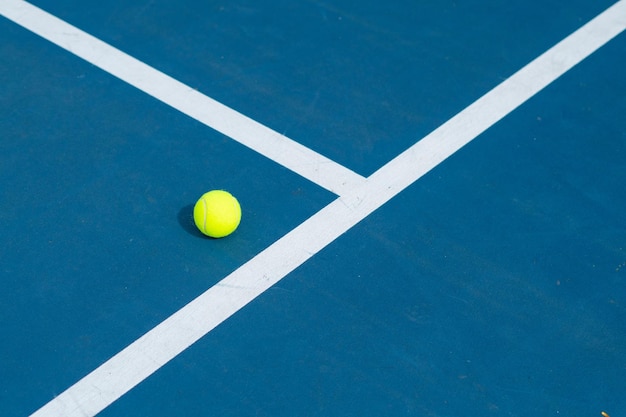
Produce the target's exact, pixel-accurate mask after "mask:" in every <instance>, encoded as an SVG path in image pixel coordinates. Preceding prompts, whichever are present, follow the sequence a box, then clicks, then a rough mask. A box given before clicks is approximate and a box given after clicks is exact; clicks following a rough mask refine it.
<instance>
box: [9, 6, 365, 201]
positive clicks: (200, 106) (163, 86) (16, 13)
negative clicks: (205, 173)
mask: <svg viewBox="0 0 626 417" xmlns="http://www.w3.org/2000/svg"><path fill="white" fill-rule="evenodd" d="M0 14H2V15H4V16H5V17H6V18H8V19H10V20H12V21H13V22H15V23H17V24H18V25H20V26H23V27H24V28H26V29H28V30H30V31H31V32H34V33H36V34H37V35H39V36H41V37H42V38H44V39H47V40H48V41H50V42H52V43H54V44H56V45H58V46H60V47H61V48H63V49H66V50H67V51H69V52H71V53H73V54H74V55H76V56H78V57H80V58H82V59H84V60H85V61H87V62H89V63H91V64H93V65H95V66H97V67H99V68H100V69H102V70H104V71H106V72H108V73H110V74H112V75H114V76H115V77H117V78H119V79H121V80H123V81H125V82H126V83H128V84H130V85H132V86H134V87H136V88H138V89H139V90H141V91H143V92H145V93H147V94H149V95H151V96H152V97H154V98H156V99H158V100H160V101H162V102H163V103H165V104H167V105H169V106H171V107H173V108H175V109H176V110H178V111H180V112H182V113H184V114H186V115H188V116H190V117H192V118H193V119H196V120H198V121H199V122H201V123H204V124H205V125H207V126H209V127H211V128H213V129H215V130H217V131H218V132H220V133H222V134H224V135H226V136H228V137H230V138H231V139H234V140H236V141H237V142H239V143H241V144H243V145H245V146H247V147H249V148H250V149H253V150H254V151H256V152H258V153H260V154H262V155H264V156H266V157H267V158H269V159H271V160H273V161H274V162H276V163H278V164H280V165H283V166H284V167H286V168H288V169H290V170H292V171H293V172H296V173H297V174H299V175H301V176H303V177H304V178H307V179H308V180H309V181H311V182H313V183H315V184H317V185H319V186H321V187H324V188H326V189H327V190H329V191H332V192H333V193H335V194H337V195H341V194H342V193H343V192H344V190H346V189H350V188H352V187H354V186H356V185H359V184H361V183H362V182H363V181H365V178H363V177H362V176H360V175H358V174H356V173H355V172H353V171H351V170H349V169H348V168H346V167H344V166H342V165H340V164H338V163H336V162H334V161H332V160H330V159H328V158H326V157H325V156H323V155H320V154H318V153H316V152H314V151H313V150H311V149H309V148H307V147H305V146H303V145H301V144H299V143H298V142H295V141H293V140H292V139H289V138H288V137H286V136H284V135H281V134H279V133H278V132H275V131H273V130H272V129H270V128H268V127H266V126H264V125H262V124H260V123H258V122H256V121H254V120H252V119H250V118H249V117H246V116H244V115H243V114H241V113H238V112H237V111H235V110H233V109H231V108H229V107H227V106H225V105H223V104H221V103H219V102H217V101H215V100H213V99H212V98H210V97H207V96H205V95H203V94H201V93H200V92H198V91H197V90H194V89H193V88H191V87H189V86H187V85H185V84H183V83H181V82H180V81H177V80H175V79H173V78H172V77H170V76H168V75H166V74H164V73H162V72H160V71H158V70H156V69H154V68H152V67H150V66H149V65H146V64H144V63H143V62H141V61H139V60H137V59H135V58H133V57H132V56H130V55H128V54H126V53H124V52H122V51H120V50H119V49H116V48H114V47H112V46H111V45H108V44H106V43H104V42H102V41H101V40H99V39H97V38H95V37H93V36H91V35H89V34H88V33H85V32H83V31H82V30H80V29H78V28H76V27H74V26H72V25H70V24H68V23H66V22H64V21H63V20H60V19H58V18H57V17H55V16H52V15H51V14H49V13H47V12H45V11H43V10H41V9H39V8H37V7H35V6H33V5H31V4H30V3H27V2H25V1H22V0H2V1H0Z"/></svg>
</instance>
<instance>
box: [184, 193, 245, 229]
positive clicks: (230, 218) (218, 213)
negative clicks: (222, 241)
mask: <svg viewBox="0 0 626 417" xmlns="http://www.w3.org/2000/svg"><path fill="white" fill-rule="evenodd" d="M193 221H194V222H195V223H196V226H198V229H199V230H200V231H201V232H202V233H204V234H205V235H207V236H210V237H215V238H219V237H224V236H228V235H229V234H231V233H232V232H234V231H235V229H236V228H237V226H239V222H240V221H241V207H240V206H239V202H238V201H237V199H236V198H235V197H233V196H232V195H231V194H230V193H229V192H227V191H223V190H213V191H209V192H208V193H205V194H204V195H203V196H202V197H200V199H199V200H198V202H197V203H196V205H195V206H194V208H193Z"/></svg>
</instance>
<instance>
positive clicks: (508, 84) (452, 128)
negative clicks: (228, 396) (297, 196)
mask: <svg viewBox="0 0 626 417" xmlns="http://www.w3.org/2000/svg"><path fill="white" fill-rule="evenodd" d="M10 1H13V0H10ZM1 12H3V10H2V8H1V7H0V13H1ZM624 29H626V0H621V1H619V2H617V3H615V4H614V5H613V6H612V7H610V8H609V9H607V10H606V11H605V12H603V13H602V14H600V15H599V16H597V17H596V18H594V19H593V20H591V21H590V22H589V23H587V24H586V25H584V26H583V27H581V28H580V29H579V30H577V31H576V32H574V33H573V34H571V35H570V36H568V37H567V38H565V39H564V40H563V41H561V42H559V43H558V44H557V45H555V46H554V47H552V48H551V49H549V50H548V51H546V52H545V53H544V54H542V55H541V56H539V57H538V58H536V59H535V60H534V61H532V62H530V63H529V64H528V65H526V66H525V67H524V68H522V69H521V70H519V71H518V72H517V73H515V74H514V75H513V76H511V77H510V78H508V79H507V80H505V81H504V82H502V83H501V84H500V85H498V86H497V87H496V88H494V89H493V90H491V91H490V92H488V93H487V94H485V95H484V96H483V97H481V98H480V99H478V100H477V101H476V102H474V103H473V104H472V105H470V106H469V107H467V108H466V109H465V110H463V111H462V112H460V113H459V114H457V115H456V116H454V117H453V118H452V119H450V120H449V121H448V122H446V123H445V124H443V125H442V126H441V127H439V128H438V129H436V130H435V131H433V132H432V133H431V134H429V135H428V136H426V137H425V138H423V139H422V140H420V141H419V142H417V143H416V144H415V145H413V146H412V147H410V148H409V149H407V150H406V151H405V152H403V153H402V154H400V155H399V156H397V157H396V158H395V159H393V160H392V161H391V162H389V163H387V164H386V165H385V166H383V167H382V168H380V169H379V170H378V171H376V172H375V173H374V174H372V176H370V177H369V178H367V179H366V180H364V181H358V182H357V183H352V184H351V186H350V187H345V188H344V189H343V190H342V193H341V196H340V197H339V198H337V199H336V200H335V201H333V202H332V203H330V204H329V205H327V206H326V207H324V208H323V209H322V210H320V211H319V212H317V213H316V214H315V215H313V216H312V217H311V218H309V219H308V220H306V221H305V222H303V223H302V224H301V225H299V226H298V227H296V228H295V229H294V230H292V231H291V232H289V233H288V234H286V235H285V236H283V237H282V238H281V239H279V240H278V241H276V242H275V243H274V244H272V245H271V246H269V247H268V248H267V249H265V250H264V251H262V252H261V253H259V254H258V255H256V256H255V257H254V258H252V259H251V260H250V261H248V262H247V263H246V264H244V265H242V266H241V267H240V268H239V269H237V270H236V271H234V272H233V273H232V274H230V275H229V276H227V277H226V278H224V279H223V280H222V281H220V282H219V283H218V284H216V285H215V286H213V287H212V288H210V289H209V290H207V291H206V292H204V293H203V294H201V295H200V296H199V297H198V298H196V299H194V300H193V301H191V302H190V303H189V304H187V305H186V306H185V307H183V308H182V309H180V310H179V311H177V312H176V313H174V314H173V315H172V316H170V317H169V318H167V319H166V320H165V321H163V322H162V323H160V324H159V325H158V326H156V327H155V328H153V329H152V330H150V331H149V332H148V333H146V334H145V335H144V336H142V337H141V338H139V339H138V340H137V341H135V342H133V343H132V344H131V345H129V346H128V347H127V348H125V349H124V350H122V351H121V352H119V353H118V354H117V355H115V356H114V357H112V358H111V359H109V360H108V361H107V362H105V363H104V364H102V365H101V366H100V367H98V368H97V369H95V370H94V371H93V372H91V373H90V374H88V375H87V376H85V377H84V378H83V379H81V380H80V381H78V382H77V383H76V384H74V385H73V386H71V387H70V388H68V389H67V390H66V391H65V392H63V393H62V394H61V395H59V396H58V397H56V398H54V399H53V400H52V401H50V402H49V403H48V404H46V405H45V406H44V407H42V408H41V409H39V410H38V411H37V412H35V413H34V414H33V416H35V417H53V416H54V417H56V416H66V417H85V416H94V415H96V414H97V413H99V412H100V411H102V410H103V409H104V408H106V407H107V406H109V405H110V404H111V403H112V402H114V401H115V400H117V399H118V398H119V397H121V396H122V395H124V394H125V393H126V392H128V391H129V390H131V389H132V388H133V387H134V386H136V385H137V384H139V383H140V382H141V381H143V380H144V379H145V378H147V377H149V376H150V375H151V374H152V373H154V372H155V371H156V370H158V369H159V368H160V367H161V366H163V365H164V364H166V363H167V362H169V361H170V360H172V359H173V358H174V357H176V356H177V355H178V354H180V353H181V352H182V351H184V350H185V349H187V348H188V347H189V346H190V345H191V344H193V343H195V342H196V341H197V340H199V339H200V338H201V337H203V336H204V335H206V334H207V333H208V332H210V331H211V330H212V329H213V328H215V327H216V326H218V325H219V324H220V323H222V322H223V321H224V320H226V319H228V318H229V317H230V316H232V315H233V314H235V313H236V312H237V311H239V310H240V309H241V308H243V307H244V306H245V305H247V304H248V303H249V302H251V301H252V300H254V299H255V298H256V297H258V296H259V295H261V294H262V293H263V292H265V291H266V290H267V289H268V288H270V287H271V286H273V285H274V284H276V283H277V282H278V281H280V280H281V279H282V278H284V277H285V276H286V275H287V274H289V273H290V272H292V271H293V270H294V269H296V268H297V267H299V266H300V265H302V264H303V263H304V262H306V261H307V260H308V259H310V258H311V257H312V256H313V255H315V254H316V253H318V252H319V251H320V250H322V249H323V248H324V247H326V246H327V245H328V244H330V243H331V242H333V241H334V240H335V239H337V238H338V237H339V236H341V235H342V234H343V233H345V232H346V231H348V230H349V229H350V228H352V227H353V226H355V225H356V224H357V223H359V222H360V221H361V220H363V219H364V218H366V217H367V216H368V215H370V214H371V213H372V212H373V211H375V210H377V209H378V208H379V207H381V206H382V205H383V204H385V203H386V202H387V201H389V200H390V199H391V198H393V197H394V196H395V195H397V194H398V193H399V192H401V191H402V190H404V189H405V188H406V187H408V186H409V185H411V184H412V183H413V182H415V181H416V180H417V179H419V178H420V177H422V176H423V175H424V174H426V173H427V172H429V171H430V170H432V169H433V168H435V167H436V166H437V165H438V164H440V163H441V162H442V161H444V160H445V159H447V158H448V157H449V156H451V155H452V154H454V153H455V152H457V151H458V150H459V149H461V148H462V147H463V146H465V145H466V144H468V143H469V142H471V141H472V140H473V139H475V138H476V137H477V136H478V135H480V134H481V133H482V132H484V131H485V130H486V129H488V128H489V127H490V126H492V125H493V124H495V123H497V122H498V121H499V120H501V119H502V118H503V117H505V116H506V115H507V114H509V113H510V112H512V111H513V110H514V109H516V108H517V107H518V106H520V105H521V104H523V103H524V102H525V101H527V100H528V99H530V98H531V97H533V96H534V95H535V94H537V93H538V92H539V91H541V90H542V89H543V88H545V87H546V86H547V85H549V84H550V83H552V82H553V81H554V80H556V79H557V78H558V77H560V76H561V75H562V74H564V73H565V72H567V71H569V70H570V69H571V68H572V67H573V66H575V65H576V64H578V63H579V62H580V61H582V60H583V59H585V58H586V57H588V56H589V55H590V54H592V53H593V52H594V51H596V50H597V49H598V48H600V47H601V46H602V45H604V44H605V43H606V42H608V41H610V40H611V39H613V38H614V37H615V36H617V35H618V34H620V33H621V32H622V31H624Z"/></svg>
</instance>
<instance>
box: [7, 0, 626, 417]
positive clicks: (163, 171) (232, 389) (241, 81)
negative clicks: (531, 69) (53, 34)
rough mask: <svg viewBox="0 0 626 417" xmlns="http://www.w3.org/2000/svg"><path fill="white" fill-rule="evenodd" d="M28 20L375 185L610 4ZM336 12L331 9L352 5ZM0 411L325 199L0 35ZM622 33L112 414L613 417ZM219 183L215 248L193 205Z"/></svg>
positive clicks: (76, 64) (21, 404)
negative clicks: (129, 58)
mask: <svg viewBox="0 0 626 417" xmlns="http://www.w3.org/2000/svg"><path fill="white" fill-rule="evenodd" d="M72 3H73V2H69V1H48V0H38V1H36V2H34V4H36V5H39V6H41V7H42V8H44V9H46V10H48V11H50V12H51V13H53V14H55V15H57V16H59V17H61V18H63V19H65V20H67V21H68V22H70V23H72V24H74V25H76V26H78V27H80V28H81V29H83V30H86V31H87V32H89V33H91V34H93V35H95V36H97V37H99V38H101V39H103V40H105V41H106V42H109V43H111V44H112V45H114V46H116V47H118V48H120V49H122V50H123V51H125V52H128V53H130V54H131V55H133V56H136V57H137V58H139V59H141V60H143V61H145V62H146V63H148V64H149V65H152V66H154V67H156V68H157V69H160V70H162V71H164V72H165V73H167V74H169V75H172V76H173V77H174V78H177V79H180V80H181V81H183V82H185V83H186V84H188V85H190V86H192V87H194V88H197V89H198V90H200V91H201V92H203V93H205V94H208V95H209V96H211V97H214V98H216V99H217V100H219V101H222V102H224V103H225V104H227V105H229V106H232V107H233V108H235V109H236V110H238V111H241V112H243V113H244V114H246V115H248V116H250V117H252V118H254V119H255V120H258V121H260V122H262V123H264V124H267V125H268V126H269V127H271V128H273V129H275V130H277V131H279V132H284V133H285V134H287V135H288V136H290V137H292V138H294V139H295V140H297V141H299V142H301V143H303V144H304V145H306V146H309V147H311V148H313V149H314V150H316V151H318V152H320V153H322V154H324V155H326V156H328V157H330V158H331V159H333V160H335V161H337V162H340V163H342V164H345V165H346V166H348V167H349V168H351V169H354V170H355V171H357V172H358V173H360V174H362V175H369V174H370V173H371V172H373V171H375V170H376V169H377V168H379V167H380V166H381V165H382V164H384V163H385V162H387V161H388V160H390V159H391V158H393V157H394V156H395V155H397V154H398V153H399V152H401V151H402V150H404V149H405V148H406V147H408V146H410V145H411V144H412V143H414V142H415V141H416V140H418V139H419V138H420V137H422V136H424V135H425V134H426V133H428V132H429V131H430V130H432V129H433V128H435V127H436V126H438V125H439V124H441V123H443V122H444V121H445V120H447V119H448V118H449V117H451V116H452V115H454V114H455V113H456V112H458V111H460V110H462V109H463V108H464V107H465V106H466V105H468V104H470V103H471V102H472V101H473V100H475V99H477V98H478V97H479V96H480V95H482V94H484V93H485V92H486V91H488V90H489V89H490V88H492V87H494V86H495V85H497V84H498V83H499V82H501V81H502V80H503V79H504V78H506V77H507V76H508V75H510V74H512V73H513V72H514V71H515V70H517V69H518V68H520V67H521V66H523V65H525V64H526V63H527V62H528V61H530V60H531V59H533V58H534V57H536V56H537V55H538V54H540V53H541V52H543V51H544V50H546V49H547V48H549V47H550V46H552V45H553V44H554V43H556V42H558V41H559V40H560V39H562V38H563V37H565V36H567V35H568V34H569V33H570V32H572V31H573V30H575V29H577V28H578V27H579V26H580V25H582V24H583V23H584V22H586V21H588V20H589V19H590V18H592V17H593V16H594V15H596V14H597V13H599V12H601V11H602V10H603V9H604V8H606V7H608V6H609V5H610V4H611V2H610V1H601V2H594V4H586V3H584V2H580V1H577V2H574V3H569V4H568V7H567V8H564V7H563V6H562V3H559V2H556V1H547V2H541V3H538V2H537V3H536V6H537V7H531V6H529V4H528V2H521V1H514V2H508V3H507V4H506V5H504V4H500V3H499V2H476V1H474V2H468V3H464V4H456V2H448V1H444V2H421V3H419V4H417V5H415V4H411V5H410V6H408V7H407V2H395V3H394V2H392V3H389V2H387V3H385V5H377V4H375V2H369V1H366V2H361V3H359V5H358V6H354V5H351V4H350V5H348V4H347V2H335V3H334V4H332V5H330V4H327V3H324V2H301V3H294V2H281V1H272V2H270V3H267V2H266V3H264V4H263V7H261V6H259V5H257V4H255V3H253V2H250V3H238V4H237V5H233V4H230V5H228V4H223V5H222V4H219V3H216V4H209V5H206V4H205V5H198V4H191V3H190V5H189V7H186V8H183V7H180V6H179V5H180V2H174V1H166V0H159V1H153V2H148V3H145V4H134V5H128V4H125V3H122V2H99V3H98V2H83V3H80V4H72ZM344 3H345V4H344ZM0 38H2V39H3V42H2V43H1V44H0V57H2V65H0V83H2V85H3V86H4V87H3V91H2V92H1V93H0V114H2V117H1V118H0V132H1V135H2V136H1V139H0V235H1V236H3V238H2V239H1V240H0V244H1V245H2V246H1V250H0V264H1V266H0V271H1V274H2V279H1V280H0V329H1V331H2V334H3V343H1V344H0V357H2V358H3V359H1V360H0V375H2V376H3V378H2V380H3V383H2V386H1V387H0V414H1V415H7V416H12V415H15V416H19V415H27V414H29V413H31V412H33V411H35V410H36V409H37V408H39V407H40V406H42V405H43V404H45V403H46V402H47V401H49V400H51V399H52V398H53V397H54V396H55V395H58V394H59V393H60V392H62V391H63V390H64V389H66V388H67V387H69V386H70V385H71V384H73V383H74V382H76V381H77V380H78V379H79V378H81V377H82V376H84V375H85V374H87V373H88V372H90V371H91V370H92V369H94V368H95V367H96V366H98V365H99V364H100V363H102V362H103V361H104V360H106V359H108V358H109V357H110V356H112V355H113V354H115V353H116V352H118V351H119V350H120V349H122V348H123V347H125V346H126V345H127V344H129V343H130V342H132V341H133V340H135V339H136V338H137V337H139V336H141V335H142V334H143V333H144V332H145V331H147V330H149V329H150V328H152V327H153V326H154V325H156V324H158V323H159V322H160V321H162V320H163V319H164V318H166V317H167V316H169V315H170V314H171V313H173V312H174V311H176V310H177V309H179V308H180V307H182V306H183V305H184V304H186V303H187V302H188V301H190V300H191V299H193V298H194V297H195V296H197V295H198V294H200V293H201V292H203V291H204V290H205V289H207V288H209V287H210V286H211V285H213V284H214V283H215V282H217V281H218V280H219V279H221V278H222V277H224V276H225V275H227V274H228V273H229V272H230V271H232V270H234V269H236V268H237V267H238V266H240V265H241V264H243V263H245V262H246V261H247V260H248V259H250V258H251V257H253V256H254V255H256V254H257V253H258V252H259V251H260V250H262V249H263V248H265V247H267V246H268V245H270V244H271V243H272V242H274V241H276V240H277V239H278V238H280V237H281V236H282V235H284V234H285V233H287V232H288V231H289V230H291V229H293V228H294V227H295V226H297V225H298V224H299V223H301V222H302V221H304V220H305V219H307V218H308V217H309V216H311V215H312V214H314V213H315V212H316V211H317V210H319V209H320V208H322V207H324V206H325V205H326V204H327V203H328V202H330V201H332V199H333V198H334V196H333V195H331V194H330V193H328V192H326V191H324V190H322V189H320V188H319V187H317V186H315V185H313V184H310V183H308V182H307V181H306V180H304V179H302V178H300V177H298V176H297V175H295V174H293V173H291V172H289V171H288V170H286V169H284V168H282V167H280V166H277V165H276V164H275V163H273V162H271V161H268V160H267V159H265V158H264V157H262V156H260V155H257V154H255V153H254V152H252V151H250V150H248V149H246V148H244V147H243V146H241V145H239V144H236V143H234V142H232V141H230V140H229V139H228V138H226V137H224V136H221V135H220V134H218V133H215V132H214V131H212V130H210V129H208V128H207V127H206V126H204V125H201V124H200V123H198V122H196V121H194V120H191V119H189V118H188V117H186V116H184V115H181V114H179V113H177V112H176V111H175V110H172V109H170V108H168V107H167V106H165V105H163V104H161V103H159V102H156V101H155V100H154V99H152V98H150V97H148V96H146V95H145V94H143V93H141V92H139V91H136V90H135V89H133V88H132V87H130V86H127V85H125V84H124V83H122V82H121V81H119V80H117V79H115V78H113V77H111V76H110V75H108V74H105V73H102V71H101V70H98V69H96V68H94V67H92V66H91V65H89V64H86V63H84V62H83V61H81V60H80V59H78V58H76V57H74V56H73V55H71V54H69V53H67V52H65V51H62V50H60V49H58V48H57V47H55V46H53V45H51V44H49V43H48V42H47V41H44V40H42V39H39V38H38V37H37V36H35V35H33V34H31V33H29V32H27V31H26V30H24V29H22V28H19V27H18V26H16V25H15V24H13V23H11V22H8V21H7V20H5V19H0ZM624 50H626V36H625V35H624V34H622V35H620V36H619V37H618V38H616V39H615V40H614V41H612V42H610V43H609V44H608V45H607V46H605V47H603V48H602V49H600V50H599V51H598V52H597V53H595V54H594V55H592V56H591V57H590V58H589V59H587V60H586V61H584V62H583V63H581V64H580V65H579V66H577V67H575V68H574V69H573V70H572V71H570V72H569V73H567V74H566V75H565V76H564V77H562V78H561V79H559V80H557V81H556V82H555V83H554V84H553V85H551V86H549V87H548V88H547V89H546V90H544V91H542V92H541V93H539V94H538V95H537V96H536V97H534V98H533V99H531V100H530V101H529V102H528V103H526V104H524V105H523V106H522V107H521V108H519V109H518V110H516V111H515V112H513V113H512V114H511V115H509V116H508V117H506V118H505V119H504V120H503V121H501V122H500V123H498V124H496V125H495V126H494V127H493V128H491V129H490V130H488V131H487V132H486V133H485V134H483V135H481V137H479V138H478V139H477V140H475V141H474V142H472V143H471V144H470V145H468V147H466V148H464V149H462V150H461V151H460V152H459V153H458V154H456V155H454V156H453V157H451V158H450V159H449V160H447V161H446V162H444V163H443V164H442V165H441V166H439V167H437V168H436V169H435V170H433V171H432V172H430V173H429V174H427V175H426V176H425V177H424V178H422V179H421V180H419V181H418V182H417V183H416V184H414V185H412V186H411V187H409V188H408V189H407V190H406V191H404V192H403V193H401V194H400V195H399V196H398V197H397V198H395V199H393V200H392V201H390V202H389V203H387V204H386V205H385V206H383V207H382V208H381V209H380V210H379V211H377V212H375V213H374V214H373V215H372V216H370V217H369V218H368V219H366V220H365V221H363V222H362V223H361V224H359V225H357V226H356V227H355V228H354V229H352V230H350V231H349V232H348V233H346V234H345V235H343V236H342V237H341V238H340V239H338V240H337V241H335V242H334V243H333V244H331V245H330V246H329V247H327V248H326V249H324V250H323V251H322V252H321V253H320V254H318V255H316V256H315V257H313V259H311V260H310V261H309V262H307V263H306V264H305V265H304V266H302V267H301V268H299V269H297V270H296V271H295V272H293V273H292V274H290V275H289V276H288V277H286V278H285V279H284V280H283V281H281V282H280V283H279V284H278V285H277V286H276V287H274V288H272V289H270V290H269V291H268V292H267V293H265V294H263V295H262V296H261V297H259V298H258V299H257V300H255V301H254V302H252V303H251V304H250V305H249V306H248V307H246V308H244V309H243V310H242V311H241V312H239V313H237V314H236V315H235V316H233V317H232V318H231V319H229V320H227V321H226V322H225V323H223V324H222V325H220V326H219V327H218V328H217V329H215V330H214V331H212V332H211V333H209V334H208V335H207V336H206V337H204V338H203V339H202V340H201V341H200V342H198V343H197V344H195V345H193V346H192V347H191V348H190V349H188V350H187V351H185V352H184V353H183V354H181V355H180V356H179V357H177V358H176V359H174V360H173V361H172V362H170V363H169V364H167V365H166V366H165V367H163V368H162V369H161V370H159V371H158V372H157V373H156V374H155V375H154V376H152V377H150V378H149V379H147V380H146V381H144V382H143V383H142V384H140V385H139V386H138V387H137V388H135V389H134V390H132V391H131V392H129V393H128V394H127V395H125V396H124V397H122V398H121V399H120V400H119V401H118V402H116V403H114V404H113V405H112V406H111V407H109V408H108V409H106V410H105V411H104V412H102V413H101V415H102V416H119V415H124V416H127V417H132V416H147V415H151V416H157V417H159V416H173V415H174V416H175V415H180V416H188V417H190V416H206V415H211V414H214V415H225V416H231V415H232V416H253V415H254V416H293V415H318V416H328V415H341V416H346V415H372V416H374V415H376V416H380V415H389V416H396V415H412V416H424V415H429V416H459V415H464V416H484V415H488V414H491V415H509V416H528V415H531V414H542V415H561V416H574V415H577V416H582V415H591V416H593V415H599V413H600V411H601V410H606V411H607V412H609V414H611V415H612V416H613V417H615V416H616V415H620V413H622V414H623V412H624V411H625V410H626V402H625V400H624V399H623V392H624V387H625V386H626V384H625V382H624V381H625V380H626V368H624V363H626V333H625V332H624V329H623V323H624V321H625V320H626V291H624V282H625V278H626V217H625V216H624V214H623V212H624V211H623V207H624V206H625V205H626V193H625V192H624V187H623V184H624V180H625V179H626V163H625V161H626V120H625V119H624V117H623V115H624V114H626V94H624V92H626V81H625V79H624V76H623V74H624V68H625V67H626V56H625V55H624V53H623V51H624ZM210 188H226V189H229V190H230V191H231V192H233V194H235V195H236V196H237V197H238V198H239V200H240V202H241V203H242V208H243V212H244V213H243V215H244V218H243V221H242V224H241V227H240V229H239V230H238V231H237V232H236V233H235V234H234V235H232V236H231V237H229V238H226V239H223V240H218V241H214V240H208V239H205V238H202V237H201V236H199V235H198V233H197V232H196V231H194V229H193V227H192V226H191V223H190V219H189V213H190V207H191V204H193V203H194V202H195V199H196V198H197V197H198V196H199V195H200V194H202V193H203V192H204V191H206V190H207V189H210Z"/></svg>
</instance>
